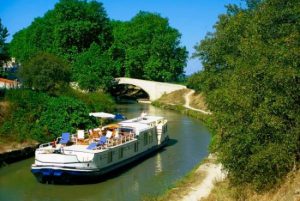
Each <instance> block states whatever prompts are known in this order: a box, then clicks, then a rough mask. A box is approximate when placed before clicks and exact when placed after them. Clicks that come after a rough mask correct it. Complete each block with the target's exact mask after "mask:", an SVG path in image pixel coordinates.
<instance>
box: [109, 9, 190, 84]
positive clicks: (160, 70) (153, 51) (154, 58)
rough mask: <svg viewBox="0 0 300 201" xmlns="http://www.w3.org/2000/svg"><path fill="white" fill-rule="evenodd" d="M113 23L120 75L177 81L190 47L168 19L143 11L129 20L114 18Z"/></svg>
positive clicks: (115, 57) (117, 66) (113, 47)
mask: <svg viewBox="0 0 300 201" xmlns="http://www.w3.org/2000/svg"><path fill="white" fill-rule="evenodd" d="M113 27H114V28H113V36H114V39H115V41H114V43H113V45H112V47H111V49H110V51H111V54H112V57H113V58H114V59H115V60H116V61H117V63H116V68H117V72H118V73H121V74H119V76H127V77H133V78H142V79H150V80H157V81H175V80H177V79H178V78H179V77H180V76H181V75H182V74H183V72H184V71H183V70H184V67H185V65H186V59H187V51H186V48H185V47H181V46H180V37H181V36H180V33H179V32H178V30H176V29H174V28H172V27H170V25H169V22H168V19H166V18H162V17H161V16H160V15H158V14H153V13H148V12H140V13H138V14H137V15H136V16H135V17H134V18H132V19H131V20H130V21H129V22H123V23H122V22H114V23H113Z"/></svg>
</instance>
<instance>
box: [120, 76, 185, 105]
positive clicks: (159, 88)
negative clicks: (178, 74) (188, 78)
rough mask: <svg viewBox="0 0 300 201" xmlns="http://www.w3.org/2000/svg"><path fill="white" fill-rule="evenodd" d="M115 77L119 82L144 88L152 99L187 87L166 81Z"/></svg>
mask: <svg viewBox="0 0 300 201" xmlns="http://www.w3.org/2000/svg"><path fill="white" fill-rule="evenodd" d="M115 79H116V81H117V82H118V84H130V85H134V86H137V87H139V88H141V89H143V90H144V91H145V92H146V93H147V94H148V95H149V99H150V101H155V100H157V99H159V98H160V97H161V96H162V95H163V94H168V93H171V92H173V91H176V90H180V89H186V86H183V85H179V84H171V83H166V82H156V81H149V80H141V79H134V78H127V77H118V78H115Z"/></svg>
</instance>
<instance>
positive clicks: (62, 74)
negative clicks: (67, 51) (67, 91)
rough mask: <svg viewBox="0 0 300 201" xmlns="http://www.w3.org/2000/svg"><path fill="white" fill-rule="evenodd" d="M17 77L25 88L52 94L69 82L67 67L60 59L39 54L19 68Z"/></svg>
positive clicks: (47, 54)
mask: <svg viewBox="0 0 300 201" xmlns="http://www.w3.org/2000/svg"><path fill="white" fill-rule="evenodd" d="M19 76H20V78H21V81H22V83H23V85H24V86H25V87H29V88H33V89H34V90H37V91H42V92H49V93H54V92H55V91H56V90H58V89H60V88H61V87H64V86H66V85H67V84H68V83H69V81H70V70H69V66H68V65H67V64H66V63H65V62H64V61H63V60H62V59H60V58H58V57H56V56H54V55H52V54H49V53H39V54H37V55H36V56H34V57H33V58H32V59H31V60H29V61H28V62H27V63H24V65H22V67H21V68H20V72H19Z"/></svg>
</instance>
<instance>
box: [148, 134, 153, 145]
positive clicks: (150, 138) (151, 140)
mask: <svg viewBox="0 0 300 201" xmlns="http://www.w3.org/2000/svg"><path fill="white" fill-rule="evenodd" d="M149 143H153V134H152V131H151V132H150V133H149Z"/></svg>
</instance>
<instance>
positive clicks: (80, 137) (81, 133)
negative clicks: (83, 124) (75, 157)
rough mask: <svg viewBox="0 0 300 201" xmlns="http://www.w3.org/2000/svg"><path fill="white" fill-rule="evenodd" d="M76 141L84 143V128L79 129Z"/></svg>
mask: <svg viewBox="0 0 300 201" xmlns="http://www.w3.org/2000/svg"><path fill="white" fill-rule="evenodd" d="M76 143H84V130H77V138H76Z"/></svg>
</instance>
